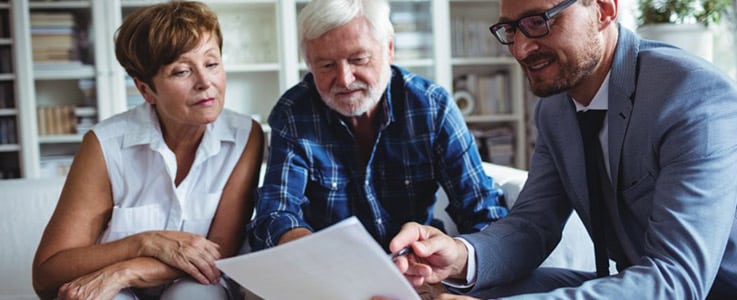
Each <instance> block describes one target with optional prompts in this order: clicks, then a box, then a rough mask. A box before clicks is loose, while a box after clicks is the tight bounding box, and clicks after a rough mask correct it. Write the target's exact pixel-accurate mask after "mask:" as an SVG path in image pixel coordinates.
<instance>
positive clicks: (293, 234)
mask: <svg viewBox="0 0 737 300" xmlns="http://www.w3.org/2000/svg"><path fill="white" fill-rule="evenodd" d="M310 234H312V231H310V230H309V229H307V228H304V227H297V228H294V229H291V230H289V231H287V232H285V233H284V234H282V235H281V237H280V238H279V245H281V244H284V243H286V242H291V241H293V240H296V239H298V238H301V237H305V236H308V235H310Z"/></svg>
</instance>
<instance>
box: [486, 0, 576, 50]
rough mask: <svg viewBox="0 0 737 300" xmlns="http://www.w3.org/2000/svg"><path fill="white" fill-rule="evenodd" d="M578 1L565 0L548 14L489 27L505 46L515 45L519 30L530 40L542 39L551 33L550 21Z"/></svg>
mask: <svg viewBox="0 0 737 300" xmlns="http://www.w3.org/2000/svg"><path fill="white" fill-rule="evenodd" d="M574 2H576V0H565V1H563V2H561V3H560V4H558V5H556V6H553V8H551V9H549V10H548V11H546V12H543V13H539V14H535V15H530V16H526V17H523V18H520V19H519V20H517V21H512V22H502V23H496V24H494V25H492V26H491V27H489V30H490V31H491V34H493V35H494V36H495V37H496V39H497V40H499V42H500V43H502V44H503V45H509V44H512V43H514V34H515V33H516V32H517V28H519V30H520V31H522V34H524V35H525V36H526V37H528V38H541V37H544V36H546V35H548V33H550V19H552V18H554V17H555V16H557V15H558V14H559V13H560V12H562V11H563V10H564V9H566V8H567V7H569V6H571V5H572V4H573V3H574Z"/></svg>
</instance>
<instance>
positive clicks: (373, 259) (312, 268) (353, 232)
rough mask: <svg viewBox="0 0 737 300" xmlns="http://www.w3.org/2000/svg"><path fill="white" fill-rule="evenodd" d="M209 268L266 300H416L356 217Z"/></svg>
mask: <svg viewBox="0 0 737 300" xmlns="http://www.w3.org/2000/svg"><path fill="white" fill-rule="evenodd" d="M215 263H216V265H217V266H218V268H220V270H222V271H223V272H224V273H225V274H227V275H228V276H230V277H231V278H233V279H234V280H235V281H237V282H238V283H239V284H241V285H242V286H244V287H245V288H247V289H249V290H251V291H252V292H254V293H255V294H257V295H259V296H260V297H262V298H264V299H267V300H272V299H324V300H329V299H336V300H337V299H339V300H350V299H357V300H368V299H371V297H372V296H386V297H390V298H393V299H398V300H410V299H416V300H418V299H420V297H419V296H418V295H417V293H416V292H415V290H414V289H413V288H412V286H411V285H410V284H409V282H408V281H407V280H406V279H405V278H404V276H402V274H401V273H400V272H399V269H397V267H396V266H395V265H394V263H393V262H392V261H391V259H390V258H389V256H388V255H387V254H386V253H385V252H384V250H383V249H382V248H381V246H379V244H378V243H376V241H374V239H373V238H372V237H371V235H370V234H369V233H368V232H367V231H366V229H365V228H363V226H362V225H361V223H360V222H359V221H358V219H357V218H356V217H351V218H349V219H346V220H343V221H341V222H339V223H337V224H335V225H332V226H330V227H328V228H325V229H323V230H320V231H318V232H316V233H314V234H311V235H309V236H306V237H303V238H300V239H298V240H295V241H292V242H289V243H286V244H284V245H280V246H277V247H274V248H270V249H266V250H262V251H257V252H253V253H248V254H244V255H240V256H236V257H231V258H227V259H221V260H218V261H216V262H215Z"/></svg>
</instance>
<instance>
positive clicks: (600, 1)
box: [596, 0, 619, 30]
mask: <svg viewBox="0 0 737 300" xmlns="http://www.w3.org/2000/svg"><path fill="white" fill-rule="evenodd" d="M617 1H618V0H596V6H597V9H598V12H599V24H600V26H599V29H600V30H601V29H604V28H606V27H607V26H609V24H610V23H612V22H617V11H618V6H619V4H618V3H617Z"/></svg>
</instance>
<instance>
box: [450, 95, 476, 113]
mask: <svg viewBox="0 0 737 300" xmlns="http://www.w3.org/2000/svg"><path fill="white" fill-rule="evenodd" d="M453 100H455V102H456V105H457V106H458V109H460V110H461V114H463V115H464V116H468V115H471V113H473V108H474V107H475V106H476V100H474V99H473V95H471V93H469V92H467V91H457V92H455V93H453Z"/></svg>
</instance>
